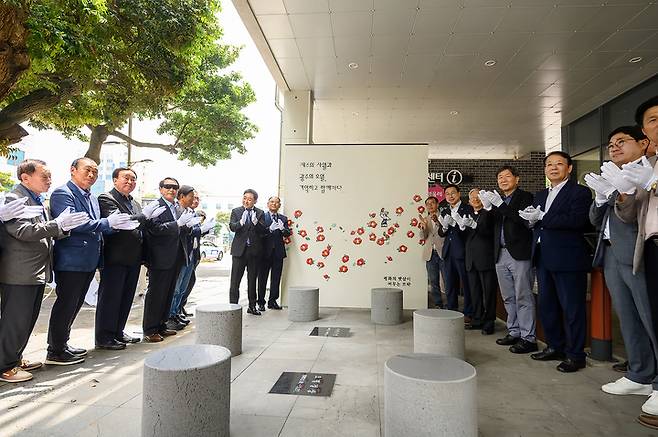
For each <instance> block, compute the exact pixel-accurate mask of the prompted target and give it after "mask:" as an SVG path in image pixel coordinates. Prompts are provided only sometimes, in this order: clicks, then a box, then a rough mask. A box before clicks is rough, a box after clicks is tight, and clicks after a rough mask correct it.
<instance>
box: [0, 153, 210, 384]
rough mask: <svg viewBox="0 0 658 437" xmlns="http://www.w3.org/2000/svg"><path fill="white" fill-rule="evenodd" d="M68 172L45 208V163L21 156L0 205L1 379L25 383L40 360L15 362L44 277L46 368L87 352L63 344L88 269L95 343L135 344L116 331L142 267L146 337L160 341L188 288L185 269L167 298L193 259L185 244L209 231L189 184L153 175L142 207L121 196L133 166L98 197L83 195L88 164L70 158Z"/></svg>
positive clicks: (129, 187)
mask: <svg viewBox="0 0 658 437" xmlns="http://www.w3.org/2000/svg"><path fill="white" fill-rule="evenodd" d="M70 172H71V180H70V181H69V182H67V183H66V184H64V185H62V186H61V187H58V188H57V189H55V190H54V191H53V193H52V195H51V197H50V202H49V206H46V205H44V203H43V202H44V200H43V197H42V194H43V193H46V192H48V190H49V189H50V185H51V175H50V171H49V169H48V166H47V164H46V163H45V162H44V161H41V160H37V159H28V160H25V161H23V162H22V163H20V164H19V166H18V170H17V177H18V180H19V182H20V183H19V184H18V185H17V186H16V187H15V188H14V189H13V191H11V193H10V194H8V195H7V196H6V199H5V202H4V204H3V205H2V206H0V220H1V221H2V225H1V226H0V261H1V262H0V297H1V299H2V300H1V302H2V305H1V308H0V311H1V314H0V371H1V372H2V373H1V375H0V380H1V381H5V382H22V381H27V380H29V379H31V378H32V374H31V373H30V371H32V370H35V369H38V368H40V367H41V366H42V363H40V362H29V361H27V360H25V359H23V351H24V350H25V347H26V346H27V342H28V339H29V336H30V334H31V332H32V330H33V329H34V325H35V323H36V320H37V317H38V315H39V311H40V309H41V302H42V298H43V294H44V289H45V285H46V284H47V283H49V282H52V280H53V279H54V280H55V281H56V290H55V292H56V299H55V302H54V304H53V307H52V310H51V314H50V319H49V324H48V349H47V356H46V361H45V363H46V364H51V365H71V364H77V363H80V362H82V361H84V359H85V356H86V355H87V350H85V349H83V348H78V347H74V346H72V345H70V344H69V339H70V335H71V327H72V325H73V322H74V321H75V318H76V316H77V314H78V312H79V311H80V308H81V307H82V304H83V302H84V298H85V295H86V293H87V291H88V289H89V285H90V283H91V281H92V279H93V278H94V275H95V273H96V271H97V270H100V284H99V291H98V303H97V309H96V326H95V344H96V348H98V349H111V350H119V349H125V347H126V344H127V343H136V342H138V341H140V339H139V338H136V337H132V336H129V335H127V334H125V333H124V328H125V325H126V322H127V319H128V315H129V313H130V309H131V307H132V302H133V297H134V294H135V289H136V287H137V282H138V279H139V272H140V268H141V265H142V264H144V263H146V265H147V266H148V267H149V276H150V280H149V290H148V293H147V296H146V303H145V308H144V340H145V341H162V336H161V335H165V336H166V335H173V334H175V332H176V331H174V330H171V329H169V328H168V327H169V325H168V324H167V323H168V322H169V321H170V320H171V319H172V317H174V316H175V317H177V318H180V311H181V309H182V308H181V305H180V302H181V299H182V297H184V295H185V294H186V293H189V289H187V288H186V287H187V286H188V284H189V274H187V272H186V278H187V281H186V282H185V283H184V284H182V285H181V290H182V292H181V293H180V297H181V299H178V300H176V301H175V302H174V300H173V297H174V295H175V292H176V291H177V289H176V288H175V286H176V282H177V280H178V279H179V274H180V273H181V270H182V267H183V266H188V265H195V262H196V261H197V259H195V255H194V253H195V252H194V250H193V249H194V245H195V244H197V246H198V240H195V239H194V238H195V237H197V238H198V236H200V235H201V234H202V233H204V232H207V231H208V227H207V226H200V218H199V217H197V216H196V215H195V214H194V212H193V211H192V205H193V201H192V200H191V199H193V198H194V195H195V193H194V189H193V188H191V187H187V188H186V187H185V186H184V187H179V185H178V182H177V181H176V180H175V179H173V178H165V179H164V180H163V181H161V182H160V191H161V194H162V198H161V199H160V200H159V201H158V202H153V203H152V204H150V205H148V206H146V207H145V208H144V209H142V208H141V207H140V205H139V204H138V203H137V202H136V201H135V200H134V199H133V198H132V196H131V195H130V193H131V192H132V191H133V190H134V189H135V186H136V179H137V175H136V174H135V172H134V171H133V170H132V169H130V168H124V167H121V168H117V169H115V170H114V172H113V175H112V177H113V182H114V189H112V190H111V191H110V192H108V193H105V194H102V195H101V196H100V198H98V199H97V198H96V196H94V195H92V194H91V192H90V189H91V186H92V185H93V184H94V183H95V182H96V179H97V177H98V167H97V164H96V162H94V161H93V160H91V159H89V158H79V159H76V160H75V161H73V163H72V164H71V168H70ZM179 188H180V190H179ZM177 194H178V197H179V201H178V202H177V201H176V196H177ZM197 200H198V197H197ZM197 204H198V202H197ZM176 296H178V294H176ZM172 302H174V304H173V305H172ZM177 329H178V328H177Z"/></svg>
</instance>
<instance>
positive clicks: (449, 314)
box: [414, 309, 465, 360]
mask: <svg viewBox="0 0 658 437" xmlns="http://www.w3.org/2000/svg"><path fill="white" fill-rule="evenodd" d="M464 347H465V346H464V315H463V314H462V313H460V312H457V311H450V310H439V309H433V310H416V311H414V352H418V353H427V354H437V355H446V356H449V357H455V358H459V359H460V360H463V359H464Z"/></svg>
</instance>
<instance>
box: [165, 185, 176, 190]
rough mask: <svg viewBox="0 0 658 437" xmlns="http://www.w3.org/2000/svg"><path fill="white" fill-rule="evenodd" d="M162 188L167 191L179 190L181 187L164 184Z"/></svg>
mask: <svg viewBox="0 0 658 437" xmlns="http://www.w3.org/2000/svg"><path fill="white" fill-rule="evenodd" d="M162 188H164V189H165V190H177V189H178V188H179V187H178V185H176V184H164V185H162Z"/></svg>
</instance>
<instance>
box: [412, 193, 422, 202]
mask: <svg viewBox="0 0 658 437" xmlns="http://www.w3.org/2000/svg"><path fill="white" fill-rule="evenodd" d="M422 199H423V198H422V197H420V194H416V195H415V196H414V202H420V201H421V200H422Z"/></svg>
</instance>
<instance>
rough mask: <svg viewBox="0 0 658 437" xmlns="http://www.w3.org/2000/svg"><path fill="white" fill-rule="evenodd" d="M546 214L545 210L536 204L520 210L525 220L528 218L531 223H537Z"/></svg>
mask: <svg viewBox="0 0 658 437" xmlns="http://www.w3.org/2000/svg"><path fill="white" fill-rule="evenodd" d="M544 214H546V213H545V212H544V211H542V210H541V208H540V207H539V208H535V207H534V206H529V207H527V208H526V209H524V210H523V211H519V216H521V218H522V219H523V220H527V221H529V222H530V224H535V223H537V222H538V221H539V220H541V219H543V218H544Z"/></svg>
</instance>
